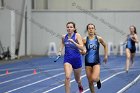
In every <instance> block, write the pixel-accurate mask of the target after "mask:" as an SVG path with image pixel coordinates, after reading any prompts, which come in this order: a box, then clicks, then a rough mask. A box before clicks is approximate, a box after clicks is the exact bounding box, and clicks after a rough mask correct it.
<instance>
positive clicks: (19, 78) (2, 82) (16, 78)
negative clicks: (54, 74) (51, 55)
mask: <svg viewBox="0 0 140 93" xmlns="http://www.w3.org/2000/svg"><path fill="white" fill-rule="evenodd" d="M32 70H33V69H32ZM59 70H63V69H62V68H60V69H52V70H45V71H42V72H51V71H59ZM39 73H41V72H38V73H37V74H39ZM32 75H34V74H28V75H24V76H21V77H18V78H14V79H10V80H7V81H3V82H0V84H4V83H8V82H11V81H15V80H18V79H22V78H26V77H28V76H32Z"/></svg>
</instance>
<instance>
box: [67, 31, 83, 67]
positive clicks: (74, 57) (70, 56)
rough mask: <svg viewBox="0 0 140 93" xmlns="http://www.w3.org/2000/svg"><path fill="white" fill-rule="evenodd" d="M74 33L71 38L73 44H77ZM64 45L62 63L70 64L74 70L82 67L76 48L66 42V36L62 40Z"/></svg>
mask: <svg viewBox="0 0 140 93" xmlns="http://www.w3.org/2000/svg"><path fill="white" fill-rule="evenodd" d="M75 38H76V33H74V34H73V35H72V37H71V39H73V40H74V41H75V42H77V40H76V39H75ZM64 45H65V55H64V63H66V62H67V63H70V64H71V65H72V67H73V68H74V69H78V68H80V67H82V60H81V54H80V51H79V49H78V47H77V46H76V45H75V44H73V43H72V42H70V41H69V40H68V34H67V35H66V36H65V38H64Z"/></svg>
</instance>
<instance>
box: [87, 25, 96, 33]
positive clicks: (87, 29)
mask: <svg viewBox="0 0 140 93" xmlns="http://www.w3.org/2000/svg"><path fill="white" fill-rule="evenodd" d="M89 25H93V26H94V29H95V30H96V28H95V25H94V24H92V23H89V24H88V25H87V30H88V26H89ZM94 34H95V35H97V33H96V32H95V33H94Z"/></svg>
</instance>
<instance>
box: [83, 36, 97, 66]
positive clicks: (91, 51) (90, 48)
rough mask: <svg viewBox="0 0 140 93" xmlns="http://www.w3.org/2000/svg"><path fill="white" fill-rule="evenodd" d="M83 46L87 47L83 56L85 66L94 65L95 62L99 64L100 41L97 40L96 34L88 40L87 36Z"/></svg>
mask: <svg viewBox="0 0 140 93" xmlns="http://www.w3.org/2000/svg"><path fill="white" fill-rule="evenodd" d="M85 46H86V49H87V54H86V56H85V66H94V65H96V64H99V63H100V57H99V47H100V43H99V42H98V38H97V36H96V35H95V37H94V38H93V39H92V40H89V38H88V37H87V38H86V44H85Z"/></svg>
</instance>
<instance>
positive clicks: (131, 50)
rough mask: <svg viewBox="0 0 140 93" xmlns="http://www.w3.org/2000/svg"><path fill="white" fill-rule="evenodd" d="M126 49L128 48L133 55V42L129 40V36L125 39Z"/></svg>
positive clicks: (134, 48) (134, 47) (134, 49)
mask: <svg viewBox="0 0 140 93" xmlns="http://www.w3.org/2000/svg"><path fill="white" fill-rule="evenodd" d="M126 48H128V49H129V50H130V52H131V53H135V51H136V46H135V42H134V41H133V40H132V39H131V37H130V35H128V37H127V44H126Z"/></svg>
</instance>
